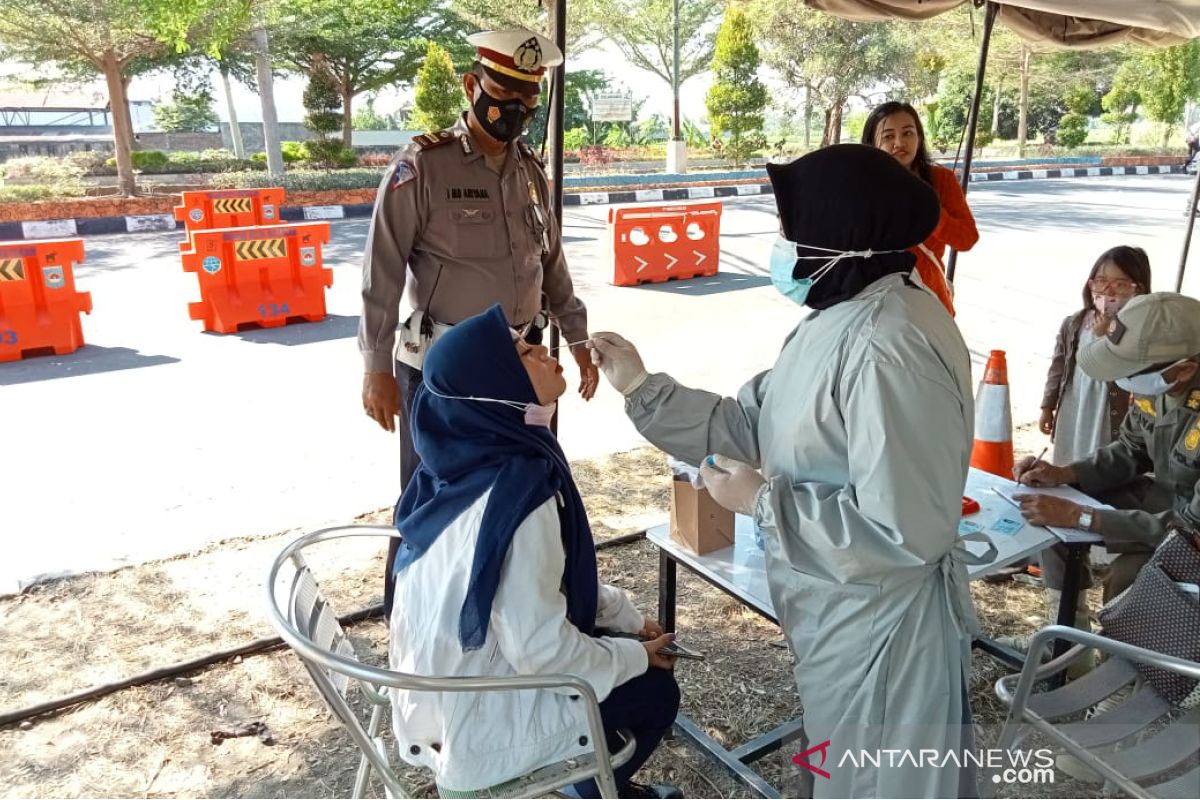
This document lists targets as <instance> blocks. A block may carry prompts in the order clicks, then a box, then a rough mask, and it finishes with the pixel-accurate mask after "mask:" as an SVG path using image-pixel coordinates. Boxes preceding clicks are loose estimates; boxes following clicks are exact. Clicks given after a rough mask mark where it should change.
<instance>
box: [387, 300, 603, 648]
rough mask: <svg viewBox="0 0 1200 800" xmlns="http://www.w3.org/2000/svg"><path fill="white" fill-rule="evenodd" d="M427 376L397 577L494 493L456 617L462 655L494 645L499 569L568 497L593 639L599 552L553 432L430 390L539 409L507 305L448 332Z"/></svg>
mask: <svg viewBox="0 0 1200 800" xmlns="http://www.w3.org/2000/svg"><path fill="white" fill-rule="evenodd" d="M423 372H424V382H423V384H422V386H421V388H420V389H418V390H417V394H416V398H415V399H414V401H413V407H412V411H411V415H410V424H411V425H412V431H413V444H414V445H415V447H416V451H417V454H418V455H420V457H421V466H420V467H419V468H418V469H417V471H416V472H415V473H414V474H413V476H412V479H411V480H410V481H409V483H408V486H407V487H406V488H405V490H404V494H403V495H401V497H400V502H399V504H398V505H397V506H396V516H395V523H396V527H397V528H398V529H399V531H400V532H401V534H403V536H404V542H403V544H401V546H400V549H399V551H398V552H397V554H396V561H395V565H394V567H393V568H394V570H395V572H397V573H398V572H400V571H401V570H403V569H404V568H405V567H407V566H408V565H409V564H411V563H413V562H414V561H416V560H417V559H419V558H420V557H421V556H422V555H424V554H425V552H426V551H427V550H428V549H429V548H430V546H431V545H432V544H433V543H434V542H435V541H437V538H438V537H439V536H441V534H442V532H443V531H444V530H445V529H446V528H447V527H448V526H449V525H450V524H451V523H452V522H454V520H455V519H457V518H458V517H459V516H460V515H461V514H462V513H463V512H464V511H466V510H467V508H468V507H470V505H471V504H472V503H474V502H475V501H476V500H478V499H479V498H480V497H481V496H482V495H483V494H484V493H485V492H486V491H488V489H491V490H492V493H491V495H490V496H489V497H488V501H487V507H486V508H485V509H484V512H483V522H482V525H481V528H480V531H479V539H478V542H477V544H476V546H475V558H474V561H473V562H472V564H471V579H470V583H469V584H468V586H467V596H466V599H465V600H464V601H463V606H462V610H461V612H460V613H459V618H458V638H459V641H460V642H461V643H462V646H463V649H464V650H475V649H478V648H479V647H482V646H483V642H484V640H485V638H486V637H487V629H488V621H489V619H490V618H491V612H492V601H493V600H494V599H495V597H496V588H497V587H498V585H499V583H500V570H501V567H503V565H504V559H505V556H506V555H507V554H508V548H509V545H510V544H511V543H512V539H513V535H514V534H515V533H516V530H517V527H518V526H519V525H520V524H521V522H523V521H524V519H525V518H526V517H528V516H529V514H530V513H532V512H533V511H534V510H535V509H536V508H537V507H538V506H540V505H542V504H543V503H545V502H546V501H547V500H548V499H550V498H552V497H554V496H555V495H556V494H561V496H562V502H561V503H560V504H559V508H558V515H559V520H560V522H561V523H562V542H563V548H564V550H565V551H566V569H565V570H564V572H563V587H564V589H565V591H566V596H567V618H568V619H569V620H570V621H571V624H573V625H574V626H575V627H577V628H578V629H579V630H581V631H583V632H584V633H586V634H590V633H591V632H592V628H593V627H594V626H595V623H596V604H597V573H596V548H595V545H594V543H593V542H592V532H591V529H590V528H589V527H588V521H587V514H586V513H585V512H584V508H583V500H582V498H581V497H580V496H579V490H578V489H577V488H576V487H575V481H574V479H573V478H572V477H571V471H570V469H569V467H568V466H567V460H566V457H565V456H564V455H563V452H562V448H561V447H559V444H558V440H557V439H555V438H554V435H553V434H551V433H550V430H549V429H548V428H544V427H540V426H531V425H526V424H525V414H524V411H522V410H521V409H519V408H514V407H511V406H507V405H502V404H500V403H486V402H480V401H477V400H448V399H445V398H443V397H438V396H437V394H434V392H431V391H430V389H431V388H432V389H433V390H434V391H435V392H437V393H438V394H442V395H455V396H461V397H487V398H493V399H497V400H511V401H515V402H517V403H520V404H525V403H536V402H537V395H536V394H535V393H534V389H533V384H532V383H530V381H529V375H528V373H526V371H525V367H524V366H523V365H522V364H521V359H520V358H519V357H518V356H517V351H516V348H515V347H514V346H513V339H512V329H511V328H509V326H508V322H507V321H506V320H505V318H504V312H503V311H501V309H500V306H492V307H491V308H490V309H488V310H487V311H485V312H484V313H482V314H479V315H478V316H474V317H471V318H470V319H467V320H465V321H463V322H461V323H459V324H458V325H455V326H454V327H453V328H451V329H450V330H449V331H448V332H446V334H445V335H443V336H442V337H441V338H440V339H439V340H438V341H437V343H436V344H434V345H433V347H431V348H430V350H429V353H428V355H427V356H426V358H425V364H424V370H423Z"/></svg>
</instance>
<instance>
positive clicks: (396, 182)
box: [392, 161, 417, 189]
mask: <svg viewBox="0 0 1200 800" xmlns="http://www.w3.org/2000/svg"><path fill="white" fill-rule="evenodd" d="M415 177H417V173H416V170H414V169H413V168H412V165H411V164H409V163H408V162H407V161H400V162H398V163H397V164H396V168H395V169H394V170H393V171H392V189H399V188H400V187H401V186H403V185H404V184H406V183H408V182H409V181H411V180H412V179H413V178H415Z"/></svg>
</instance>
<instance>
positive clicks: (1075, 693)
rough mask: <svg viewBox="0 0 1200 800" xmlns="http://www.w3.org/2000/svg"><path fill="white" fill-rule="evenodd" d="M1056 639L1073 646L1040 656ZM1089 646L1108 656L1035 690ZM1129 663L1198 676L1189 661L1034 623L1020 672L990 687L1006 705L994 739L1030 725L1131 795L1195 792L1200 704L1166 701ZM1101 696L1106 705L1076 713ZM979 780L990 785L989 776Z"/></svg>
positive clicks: (1016, 736) (1007, 743)
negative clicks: (1085, 670) (1044, 657)
mask: <svg viewBox="0 0 1200 800" xmlns="http://www.w3.org/2000/svg"><path fill="white" fill-rule="evenodd" d="M1056 639H1063V640H1066V641H1068V642H1072V643H1074V645H1075V646H1074V647H1072V648H1071V649H1070V650H1068V651H1067V652H1065V653H1064V654H1063V655H1061V656H1060V657H1059V658H1057V659H1054V660H1053V661H1050V662H1047V663H1045V664H1042V663H1041V657H1042V655H1043V653H1044V652H1045V651H1046V648H1047V647H1049V646H1050V644H1051V642H1053V641H1054V640H1056ZM1089 649H1095V650H1098V651H1100V652H1101V653H1105V654H1107V656H1108V658H1106V659H1105V660H1104V662H1103V663H1102V664H1100V666H1098V667H1096V668H1095V669H1093V670H1092V671H1091V672H1088V673H1087V674H1086V675H1084V676H1082V677H1081V678H1079V679H1077V680H1074V681H1072V682H1070V683H1068V684H1066V685H1064V686H1062V687H1060V688H1057V689H1052V690H1051V691H1045V692H1037V693H1035V692H1033V686H1034V683H1035V682H1037V681H1042V680H1046V679H1048V678H1052V677H1054V676H1056V675H1059V674H1061V673H1063V672H1065V670H1066V669H1067V668H1068V667H1069V666H1070V665H1071V664H1072V663H1073V662H1074V661H1076V660H1078V659H1080V658H1082V657H1083V656H1084V655H1086V654H1087V653H1088V650H1089ZM1135 664H1149V665H1153V666H1156V667H1160V668H1162V669H1164V670H1169V671H1171V672H1175V673H1178V674H1180V675H1186V676H1188V677H1191V678H1196V679H1200V664H1197V663H1195V662H1192V661H1186V660H1184V659H1180V658H1173V657H1171V656H1167V655H1163V654H1162V653H1156V652H1154V651H1153V650H1146V649H1144V648H1141V647H1135V646H1133V645H1130V644H1126V643H1125V642H1118V641H1116V640H1115V639H1109V638H1107V637H1105V636H1101V635H1098V634H1094V633H1090V632H1086V631H1082V630H1078V629H1076V628H1069V627H1065V626H1060V625H1052V626H1049V627H1046V628H1043V629H1042V630H1040V631H1038V632H1037V633H1036V634H1034V637H1033V640H1032V641H1031V642H1030V647H1029V655H1028V657H1027V658H1026V659H1025V666H1024V668H1023V669H1022V670H1021V672H1020V674H1019V675H1008V676H1005V677H1003V678H1001V679H1000V680H998V681H997V682H996V695H997V696H998V697H999V698H1000V700H1001V701H1002V702H1003V703H1004V704H1005V705H1007V706H1008V707H1009V713H1008V718H1007V719H1006V720H1005V723H1004V728H1003V730H1002V731H1001V732H1000V739H999V742H998V743H997V747H999V748H1001V749H1004V750H1011V749H1012V748H1014V747H1016V746H1017V745H1018V744H1019V743H1020V741H1021V740H1022V739H1024V738H1025V737H1026V736H1027V735H1028V734H1030V733H1032V732H1033V731H1035V730H1036V731H1037V732H1040V733H1041V734H1043V735H1044V736H1045V737H1046V738H1047V739H1049V740H1050V741H1052V742H1053V743H1055V744H1056V745H1058V746H1060V747H1062V749H1063V750H1065V751H1066V752H1067V753H1070V754H1071V755H1072V756H1074V757H1075V758H1076V759H1078V760H1079V761H1080V762H1082V763H1083V764H1084V765H1085V766H1087V767H1089V768H1090V769H1091V770H1092V771H1094V772H1095V773H1097V774H1098V775H1099V776H1101V777H1102V778H1103V779H1104V780H1105V781H1107V782H1111V783H1112V784H1115V786H1116V787H1119V788H1120V790H1121V791H1123V792H1125V793H1127V794H1129V795H1130V796H1132V797H1188V798H1193V797H1197V796H1200V767H1197V766H1196V759H1197V756H1198V755H1200V708H1190V709H1178V708H1175V707H1172V706H1171V705H1170V704H1169V703H1167V702H1166V701H1165V700H1164V699H1163V698H1162V697H1160V696H1159V694H1158V693H1157V692H1155V691H1154V689H1152V688H1151V687H1150V686H1149V685H1147V684H1145V683H1143V682H1142V681H1140V680H1138V671H1137V668H1136V667H1135V666H1134V665H1135ZM1126 687H1132V690H1130V691H1129V692H1128V694H1127V696H1122V695H1120V694H1118V692H1121V691H1122V690H1125V689H1126ZM1107 698H1111V699H1112V701H1114V703H1113V705H1112V707H1110V708H1109V709H1107V710H1104V711H1099V712H1098V713H1096V714H1095V715H1094V716H1091V717H1089V718H1086V719H1083V720H1079V719H1078V717H1079V715H1081V714H1085V713H1086V712H1087V711H1088V710H1089V709H1092V708H1094V707H1095V706H1096V705H1097V704H1098V703H1100V702H1101V701H1102V700H1105V699H1107ZM1118 700H1119V702H1115V701H1118ZM983 785H984V787H987V788H988V789H990V788H991V786H990V782H989V781H984V782H983Z"/></svg>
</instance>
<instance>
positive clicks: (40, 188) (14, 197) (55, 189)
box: [0, 183, 83, 203]
mask: <svg viewBox="0 0 1200 800" xmlns="http://www.w3.org/2000/svg"><path fill="white" fill-rule="evenodd" d="M82 196H83V187H71V186H50V185H47V184H44V183H29V184H24V185H17V186H0V203H32V202H34V201H35V200H57V199H59V198H62V197H82Z"/></svg>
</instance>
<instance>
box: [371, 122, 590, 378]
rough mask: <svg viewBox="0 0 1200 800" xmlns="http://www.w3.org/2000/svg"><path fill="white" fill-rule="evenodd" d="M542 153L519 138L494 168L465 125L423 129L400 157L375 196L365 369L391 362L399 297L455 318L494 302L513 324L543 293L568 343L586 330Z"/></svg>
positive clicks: (524, 318) (534, 308)
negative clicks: (499, 166) (431, 130)
mask: <svg viewBox="0 0 1200 800" xmlns="http://www.w3.org/2000/svg"><path fill="white" fill-rule="evenodd" d="M549 199H550V191H549V186H548V185H547V181H546V176H545V173H544V171H543V168H542V165H541V163H540V162H539V161H538V160H537V158H536V156H535V155H534V153H533V151H532V150H531V149H530V148H529V147H528V146H527V145H525V144H523V143H519V142H514V143H512V144H510V145H509V147H508V156H507V158H506V159H505V162H504V166H503V168H502V169H501V172H500V174H497V173H496V172H495V171H494V170H493V169H491V168H490V167H489V166H488V163H487V160H486V159H485V157H484V154H483V151H482V150H481V149H480V148H479V147H478V146H477V145H476V143H475V141H474V139H473V138H472V136H471V133H470V131H469V130H468V128H467V124H466V120H465V117H463V118H460V119H459V121H458V122H457V123H456V124H455V125H454V127H453V128H451V129H449V130H446V131H439V132H436V133H430V134H425V135H423V136H418V137H416V138H415V139H414V140H413V144H412V145H410V146H409V147H408V148H406V149H405V150H404V151H403V152H401V153H400V155H398V156H397V157H396V160H395V161H394V162H393V164H392V166H391V168H390V169H388V171H387V173H386V175H385V176H384V180H383V183H382V184H381V185H380V187H379V194H378V197H377V199H376V201H375V213H374V216H373V218H372V221H371V233H370V236H369V237H368V239H367V250H366V255H365V258H364V261H363V287H362V297H363V314H362V318H361V320H360V322H359V329H358V346H359V350H361V351H362V354H363V359H364V362H365V367H366V370H367V371H368V372H390V371H392V369H393V367H392V350H393V346H394V342H395V329H396V325H397V323H399V322H402V321H403V320H401V318H400V301H401V298H402V297H404V299H405V300H406V301H407V305H408V306H409V308H410V309H415V310H422V311H427V312H428V313H429V315H430V316H431V317H432V318H433V319H434V320H435V321H437V322H442V323H446V324H451V325H452V324H454V323H457V322H461V321H462V320H463V319H466V318H467V317H470V316H473V315H475V314H478V313H480V312H482V311H484V310H486V309H487V308H488V307H489V306H491V305H492V304H494V303H499V304H500V305H501V307H503V309H504V313H505V315H506V316H507V317H508V320H509V322H510V323H512V324H513V325H514V326H516V327H519V326H522V325H524V324H525V323H527V322H529V321H530V320H532V319H533V318H534V317H535V316H536V315H537V313H538V312H539V311H540V310H541V306H542V293H543V292H544V293H545V294H546V297H547V299H548V301H549V307H550V312H551V313H552V314H553V315H554V316H555V317H556V318H557V319H558V322H559V324H560V327H561V329H562V332H563V335H564V336H565V337H566V340H567V341H568V342H577V341H581V340H583V339H586V338H587V311H586V309H585V308H584V305H583V303H582V302H580V301H579V299H578V298H576V297H575V290H574V287H573V286H572V283H571V276H570V274H569V273H568V272H567V264H566V260H565V259H564V258H563V250H562V237H561V234H560V231H559V227H558V222H557V220H556V219H555V217H554V213H553V211H552V209H551V208H550V205H549Z"/></svg>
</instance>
